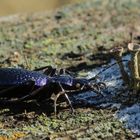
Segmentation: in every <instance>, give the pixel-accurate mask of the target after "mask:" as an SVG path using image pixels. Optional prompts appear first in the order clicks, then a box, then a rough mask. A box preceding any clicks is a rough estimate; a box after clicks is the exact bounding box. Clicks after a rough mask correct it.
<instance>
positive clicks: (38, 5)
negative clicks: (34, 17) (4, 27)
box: [0, 0, 82, 16]
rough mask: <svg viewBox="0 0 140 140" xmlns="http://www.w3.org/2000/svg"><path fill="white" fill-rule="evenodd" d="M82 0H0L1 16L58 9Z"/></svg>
mask: <svg viewBox="0 0 140 140" xmlns="http://www.w3.org/2000/svg"><path fill="white" fill-rule="evenodd" d="M78 1H82V0H11V1H10V0H0V16H6V15H11V14H16V13H30V12H36V11H46V10H52V9H56V8H58V7H61V6H63V5H65V4H69V3H76V2H78Z"/></svg>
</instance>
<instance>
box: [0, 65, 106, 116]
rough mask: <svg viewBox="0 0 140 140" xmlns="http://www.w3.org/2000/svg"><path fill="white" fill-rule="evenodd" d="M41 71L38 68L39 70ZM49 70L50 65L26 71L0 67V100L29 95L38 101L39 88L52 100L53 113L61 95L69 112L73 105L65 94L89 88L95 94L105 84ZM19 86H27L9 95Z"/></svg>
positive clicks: (20, 99)
mask: <svg viewBox="0 0 140 140" xmlns="http://www.w3.org/2000/svg"><path fill="white" fill-rule="evenodd" d="M41 70H42V71H41ZM56 71H57V70H56V69H53V68H52V67H48V66H47V67H43V68H39V69H36V70H33V71H31V70H26V69H20V68H0V88H2V90H1V91H0V98H1V100H0V102H1V103H18V102H21V101H27V100H30V99H32V98H35V99H37V100H38V98H39V95H40V93H41V91H42V90H43V91H44V92H46V94H45V93H43V94H42V95H41V96H42V97H43V99H44V97H45V98H46V99H50V98H53V100H54V113H55V115H56V112H57V109H56V104H57V100H58V98H59V97H60V96H61V95H64V97H65V98H66V100H67V101H68V104H69V105H70V107H71V110H72V112H74V108H73V106H72V104H71V101H70V99H69V97H68V94H70V93H74V92H81V91H88V90H93V91H95V92H96V93H98V94H101V92H100V90H101V89H102V88H104V87H105V86H106V85H105V83H103V82H97V83H96V82H95V79H94V78H90V79H86V78H76V77H73V76H71V75H70V74H67V73H65V72H64V71H63V70H62V69H61V70H60V71H63V72H62V73H61V72H60V71H59V72H58V71H57V73H56ZM21 87H23V89H24V90H25V89H29V90H28V92H27V93H25V92H24V94H23V95H22V94H20V95H19V94H15V95H14V94H13V93H11V92H10V91H12V90H14V91H16V89H18V88H21Z"/></svg>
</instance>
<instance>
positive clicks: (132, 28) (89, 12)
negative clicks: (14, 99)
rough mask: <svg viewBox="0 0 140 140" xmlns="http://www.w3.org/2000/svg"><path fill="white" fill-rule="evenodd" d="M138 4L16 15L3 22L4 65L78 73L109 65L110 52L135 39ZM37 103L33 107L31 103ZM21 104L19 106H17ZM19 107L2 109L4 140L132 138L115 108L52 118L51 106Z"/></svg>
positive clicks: (92, 0) (95, 4)
mask: <svg viewBox="0 0 140 140" xmlns="http://www.w3.org/2000/svg"><path fill="white" fill-rule="evenodd" d="M139 13H140V3H139V1H138V0H133V1H132V0H118V1H116V0H106V1H103V0H88V1H87V0H83V2H80V3H78V4H76V5H72V6H69V7H66V8H65V7H64V8H62V9H58V10H56V11H55V12H49V13H48V12H46V13H37V14H30V15H29V14H27V15H15V16H13V17H7V18H1V20H0V66H1V67H23V68H27V69H34V68H38V67H41V66H46V65H52V66H54V67H58V68H67V69H69V70H71V71H74V72H76V73H77V74H81V75H86V72H87V71H88V70H90V69H93V68H94V67H95V66H100V65H102V64H105V63H107V61H109V58H110V55H109V54H108V49H110V48H111V47H115V46H119V45H120V46H123V47H124V48H126V47H127V43H128V42H130V40H131V37H130V33H133V34H134V35H135V36H137V39H139V37H138V35H139V32H140V28H139V22H140V18H139ZM32 104H33V105H32ZM17 106H18V107H17ZM17 106H16V105H15V106H13V107H5V108H2V109H1V110H0V112H1V115H0V120H1V122H0V134H1V137H0V139H2V138H3V139H4V138H5V139H6V138H8V137H9V139H16V138H19V137H24V138H23V139H35V138H36V139H38V138H39V137H40V138H44V139H49V138H51V139H55V138H60V139H61V138H65V139H78V138H79V139H80V138H81V139H82V138H83V139H85V138H86V139H134V138H136V137H138V136H136V135H134V134H132V133H131V132H130V131H129V130H127V129H125V128H123V124H121V123H120V122H119V121H118V120H117V119H115V118H114V116H113V114H114V113H115V112H114V111H113V110H106V109H96V108H83V107H82V108H77V109H76V114H75V115H70V113H69V109H62V110H60V111H59V114H58V118H57V119H55V118H54V115H53V114H51V115H49V116H48V113H47V111H46V110H47V107H48V106H47V107H46V108H45V109H44V108H43V105H42V106H37V105H36V104H35V103H29V105H27V104H26V105H21V106H20V105H17Z"/></svg>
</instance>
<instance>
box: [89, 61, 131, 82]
mask: <svg viewBox="0 0 140 140" xmlns="http://www.w3.org/2000/svg"><path fill="white" fill-rule="evenodd" d="M128 61H129V60H126V59H124V60H121V61H118V62H128ZM118 62H115V63H113V64H111V65H109V66H107V67H105V68H104V69H102V70H101V71H99V72H98V73H97V74H96V75H95V76H94V77H91V78H90V79H89V80H95V79H96V78H97V77H98V76H99V75H100V74H101V73H103V72H104V71H106V70H108V69H110V68H111V67H112V66H114V65H117V64H118Z"/></svg>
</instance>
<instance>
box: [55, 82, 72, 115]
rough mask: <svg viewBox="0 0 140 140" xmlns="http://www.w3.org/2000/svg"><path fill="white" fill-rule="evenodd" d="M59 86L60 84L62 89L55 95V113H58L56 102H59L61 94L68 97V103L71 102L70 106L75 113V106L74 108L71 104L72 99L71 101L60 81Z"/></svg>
mask: <svg viewBox="0 0 140 140" xmlns="http://www.w3.org/2000/svg"><path fill="white" fill-rule="evenodd" d="M59 86H60V88H61V90H62V91H61V92H59V93H58V94H57V95H56V96H55V97H54V113H55V115H56V113H57V109H56V103H57V100H58V98H59V97H60V96H61V95H64V96H65V98H66V99H67V101H68V103H69V106H70V108H71V111H72V113H73V112H74V108H73V106H72V104H71V101H70V99H69V97H68V95H67V94H66V91H65V90H64V89H63V87H62V85H61V84H60V83H59Z"/></svg>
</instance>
